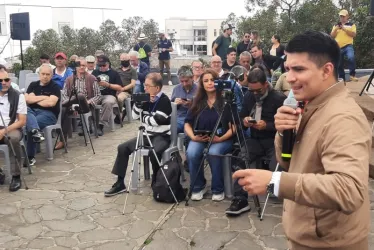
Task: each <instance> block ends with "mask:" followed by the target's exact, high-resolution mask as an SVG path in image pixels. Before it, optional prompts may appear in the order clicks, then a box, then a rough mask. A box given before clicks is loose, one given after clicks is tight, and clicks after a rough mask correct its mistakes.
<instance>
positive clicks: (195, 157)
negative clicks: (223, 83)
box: [184, 69, 235, 201]
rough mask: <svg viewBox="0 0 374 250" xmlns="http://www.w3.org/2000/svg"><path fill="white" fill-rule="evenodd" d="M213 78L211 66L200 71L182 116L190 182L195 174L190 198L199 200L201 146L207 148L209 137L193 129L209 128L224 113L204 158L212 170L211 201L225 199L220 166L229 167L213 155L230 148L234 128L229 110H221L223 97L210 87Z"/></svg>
mask: <svg viewBox="0 0 374 250" xmlns="http://www.w3.org/2000/svg"><path fill="white" fill-rule="evenodd" d="M216 79H218V75H217V73H216V72H215V71H213V70H211V69H207V70H205V71H204V73H203V74H202V75H201V77H200V81H199V88H198V91H197V94H196V97H195V98H194V102H193V104H192V107H191V109H190V110H189V111H188V113H187V116H186V119H185V125H184V129H185V133H186V135H187V136H188V137H189V138H191V142H190V143H189V145H188V149H187V154H186V155H187V161H188V167H189V169H190V176H191V182H192V181H193V180H195V178H196V176H197V179H196V182H195V185H194V187H193V190H192V196H191V199H192V200H201V199H202V198H203V195H204V193H205V185H206V180H205V177H204V169H203V168H201V169H200V171H199V173H198V169H199V166H200V163H201V160H202V158H203V152H204V149H205V148H206V147H207V145H208V141H209V138H210V137H209V136H208V135H199V134H198V133H196V132H195V131H197V130H205V131H213V129H214V127H215V125H216V123H217V122H218V119H219V115H220V114H221V112H224V114H223V117H222V121H221V124H220V125H219V127H218V130H217V133H216V135H215V136H214V139H213V144H212V146H211V147H210V149H209V154H208V157H207V160H208V162H209V165H210V168H211V171H212V185H211V188H212V194H213V196H212V200H213V201H221V200H223V199H224V198H225V195H224V184H223V171H222V168H223V167H229V166H223V158H222V157H217V156H214V155H225V154H227V153H229V152H230V151H231V149H232V140H231V137H232V135H233V131H235V130H234V127H233V126H231V123H230V118H231V113H230V112H229V110H228V109H225V110H223V109H224V99H223V97H222V91H217V90H216V89H215V87H214V80H216Z"/></svg>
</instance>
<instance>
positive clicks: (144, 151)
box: [122, 104, 179, 214]
mask: <svg viewBox="0 0 374 250" xmlns="http://www.w3.org/2000/svg"><path fill="white" fill-rule="evenodd" d="M135 105H136V104H135ZM142 113H143V110H140V111H139V114H140V119H139V120H140V121H143V118H142ZM144 136H145V137H146V138H147V141H148V145H149V146H148V147H147V146H145V145H144ZM149 150H151V151H152V154H153V155H154V156H155V158H156V160H157V163H158V165H159V166H160V169H159V171H161V172H162V175H163V176H164V178H165V181H166V184H167V185H168V188H169V189H170V192H171V194H172V195H173V198H174V200H175V203H176V204H177V205H179V202H178V199H177V197H176V196H175V194H174V192H173V189H172V188H171V187H170V183H169V180H168V178H167V177H166V175H165V172H164V169H163V168H162V166H161V162H160V160H159V159H158V157H157V154H156V151H155V149H154V147H153V144H152V142H151V139H150V138H149V134H148V133H147V130H146V128H145V127H144V126H143V125H141V126H139V129H138V136H137V137H136V144H135V151H134V156H133V161H132V166H131V174H130V179H129V184H128V186H127V191H126V193H127V194H126V198H125V203H124V205H123V211H122V214H125V210H126V205H127V198H128V197H129V195H128V194H129V193H130V191H129V189H130V187H131V182H132V181H133V180H132V178H133V174H134V168H135V163H136V161H138V173H137V175H138V178H139V180H140V165H141V157H142V156H148V153H149ZM153 174H154V175H156V173H153Z"/></svg>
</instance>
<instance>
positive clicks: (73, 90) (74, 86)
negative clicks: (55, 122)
mask: <svg viewBox="0 0 374 250" xmlns="http://www.w3.org/2000/svg"><path fill="white" fill-rule="evenodd" d="M72 69H73V86H72V87H71V92H70V95H69V100H68V102H67V103H68V105H70V102H71V98H72V97H73V95H74V97H75V99H76V100H77V101H78V107H76V110H75V111H77V112H78V114H79V117H80V119H81V122H82V130H83V137H84V143H85V145H86V146H87V139H86V135H85V134H86V132H87V135H88V139H89V141H90V144H91V148H92V152H93V154H95V149H94V147H93V144H92V140H91V135H90V130H89V127H88V124H87V123H86V120H85V119H84V113H83V112H82V108H81V107H82V106H81V102H80V99H79V98H78V92H77V88H76V80H77V70H76V67H72ZM68 113H69V111H68V110H66V112H65V115H64V117H62V120H61V123H63V122H64V121H65V119H66V118H67V117H68ZM92 115H93V116H94V112H92ZM94 126H95V122H94ZM85 131H86V132H85ZM61 136H62V137H63V136H64V135H61ZM59 137H60V133H59V134H58V135H57V139H56V143H55V147H56V144H57V142H58V139H59ZM65 143H66V142H65ZM65 146H67V144H66V145H65ZM55 147H54V148H55ZM54 148H53V150H54Z"/></svg>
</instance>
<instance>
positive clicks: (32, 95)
mask: <svg viewBox="0 0 374 250" xmlns="http://www.w3.org/2000/svg"><path fill="white" fill-rule="evenodd" d="M52 74H53V73H52V68H51V67H50V66H49V65H48V64H42V66H40V69H39V78H40V80H39V81H36V82H32V83H30V85H29V87H28V88H27V91H26V95H25V98H26V103H27V105H28V107H27V122H26V131H27V134H28V140H27V154H28V158H29V162H30V165H31V166H33V165H34V164H35V162H36V160H35V153H36V152H35V151H36V143H40V142H42V141H43V140H44V137H43V135H42V133H41V130H42V129H43V128H45V127H47V126H50V125H54V124H56V122H57V119H58V114H59V113H60V98H61V90H60V87H59V85H57V84H56V83H55V82H54V81H52Z"/></svg>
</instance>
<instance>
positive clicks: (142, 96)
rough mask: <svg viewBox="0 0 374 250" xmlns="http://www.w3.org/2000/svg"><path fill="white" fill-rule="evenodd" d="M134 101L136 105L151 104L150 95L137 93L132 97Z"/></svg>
mask: <svg viewBox="0 0 374 250" xmlns="http://www.w3.org/2000/svg"><path fill="white" fill-rule="evenodd" d="M132 100H133V101H134V102H136V103H142V102H149V101H151V96H150V95H149V94H148V93H137V94H133V95H132Z"/></svg>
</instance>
